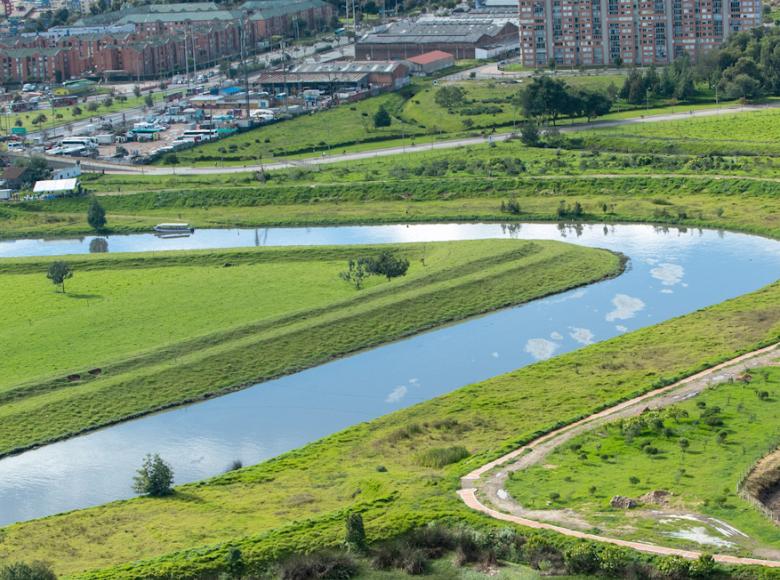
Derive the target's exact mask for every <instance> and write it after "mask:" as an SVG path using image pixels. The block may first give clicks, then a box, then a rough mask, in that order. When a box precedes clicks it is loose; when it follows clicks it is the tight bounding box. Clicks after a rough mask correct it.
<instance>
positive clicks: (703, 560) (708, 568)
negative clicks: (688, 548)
mask: <svg viewBox="0 0 780 580" xmlns="http://www.w3.org/2000/svg"><path fill="white" fill-rule="evenodd" d="M716 568H717V564H716V563H715V558H713V557H712V555H711V554H706V553H705V554H702V555H701V556H699V558H698V559H697V560H694V561H693V562H691V563H690V575H691V576H693V577H694V578H709V577H710V576H712V575H714V574H715V570H716Z"/></svg>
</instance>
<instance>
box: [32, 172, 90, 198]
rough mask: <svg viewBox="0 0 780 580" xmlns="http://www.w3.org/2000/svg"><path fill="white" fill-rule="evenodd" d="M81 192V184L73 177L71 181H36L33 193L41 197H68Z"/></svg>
mask: <svg viewBox="0 0 780 580" xmlns="http://www.w3.org/2000/svg"><path fill="white" fill-rule="evenodd" d="M80 190H81V184H80V183H79V180H78V179H76V178H75V177H74V178H72V179H46V180H43V181H36V182H35V187H34V188H33V193H34V194H36V195H41V196H50V195H70V194H73V193H78V192H79V191H80Z"/></svg>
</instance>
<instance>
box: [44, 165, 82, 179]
mask: <svg viewBox="0 0 780 580" xmlns="http://www.w3.org/2000/svg"><path fill="white" fill-rule="evenodd" d="M80 175H81V164H80V163H76V165H71V166H70V167H61V168H59V169H55V170H54V171H52V173H51V178H52V179H53V180H57V179H72V178H74V177H79V176H80Z"/></svg>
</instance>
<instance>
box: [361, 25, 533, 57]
mask: <svg viewBox="0 0 780 580" xmlns="http://www.w3.org/2000/svg"><path fill="white" fill-rule="evenodd" d="M518 44H519V36H518V28H517V26H516V25H515V24H513V23H511V22H503V23H501V22H495V21H494V20H493V19H492V18H452V17H450V18H430V19H421V20H417V21H412V20H402V21H399V22H394V23H392V24H388V25H384V26H380V27H377V28H375V29H374V30H373V31H372V32H369V33H368V34H366V35H365V36H363V37H362V38H361V39H360V40H359V41H358V42H357V45H356V47H355V58H358V59H367V60H403V59H408V58H410V57H413V56H417V55H420V54H424V53H426V52H430V51H433V50H441V51H444V52H448V53H450V54H452V55H453V56H454V57H455V58H456V59H457V60H461V59H466V58H475V57H476V49H477V48H484V47H488V46H496V45H510V46H517V45H518Z"/></svg>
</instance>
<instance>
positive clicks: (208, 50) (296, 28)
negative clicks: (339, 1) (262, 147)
mask: <svg viewBox="0 0 780 580" xmlns="http://www.w3.org/2000/svg"><path fill="white" fill-rule="evenodd" d="M332 19H333V7H332V6H331V5H330V4H327V3H325V2H324V1H323V0H284V1H283V2H282V0H263V1H262V2H257V1H254V0H252V1H250V2H247V3H246V4H244V5H243V6H242V7H241V8H240V9H239V10H234V11H230V10H221V9H219V8H218V7H217V5H216V4H214V3H211V2H195V3H187V4H152V5H147V6H138V7H133V8H127V9H123V10H119V11H117V12H111V13H107V14H101V15H98V16H92V17H87V18H84V19H82V20H81V21H79V22H77V23H76V24H75V25H74V26H72V27H69V28H67V29H62V30H58V29H52V30H51V31H49V32H47V33H43V34H40V35H37V36H6V37H2V38H0V75H1V76H0V83H2V84H18V83H25V82H30V81H32V82H48V83H56V82H62V81H64V80H68V79H72V78H79V77H82V76H86V75H93V76H101V75H103V74H104V73H106V72H107V71H110V72H111V74H112V75H113V76H124V77H125V78H129V79H139V80H140V79H148V78H160V77H162V76H165V75H170V74H172V73H173V72H177V71H184V70H185V69H186V68H187V64H188V63H189V66H192V65H193V64H194V65H196V66H197V67H202V66H207V65H213V64H215V63H217V62H219V61H221V60H223V59H226V58H227V59H230V58H235V57H237V56H238V55H239V54H240V51H241V37H242V27H244V29H243V30H244V31H245V33H246V38H247V40H246V42H247V44H248V46H249V47H250V50H252V49H256V48H258V47H260V46H261V45H262V44H263V43H264V41H266V40H267V39H269V38H270V37H271V36H273V35H277V34H278V35H285V34H287V35H296V36H298V35H302V34H305V33H306V32H311V31H315V30H320V29H324V28H325V27H326V26H328V25H329V24H330V23H331V21H332ZM116 30H121V31H120V32H116Z"/></svg>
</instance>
